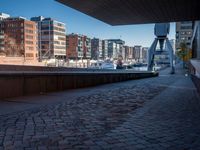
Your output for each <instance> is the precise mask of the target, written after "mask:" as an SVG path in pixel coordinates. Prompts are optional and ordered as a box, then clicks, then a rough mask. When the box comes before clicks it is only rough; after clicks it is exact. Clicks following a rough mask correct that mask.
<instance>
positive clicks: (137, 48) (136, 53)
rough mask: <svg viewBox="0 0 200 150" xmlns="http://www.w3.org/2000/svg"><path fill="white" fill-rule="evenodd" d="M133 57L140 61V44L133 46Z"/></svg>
mask: <svg viewBox="0 0 200 150" xmlns="http://www.w3.org/2000/svg"><path fill="white" fill-rule="evenodd" d="M133 58H134V59H135V60H136V61H140V60H141V59H142V46H140V45H136V46H134V51H133Z"/></svg>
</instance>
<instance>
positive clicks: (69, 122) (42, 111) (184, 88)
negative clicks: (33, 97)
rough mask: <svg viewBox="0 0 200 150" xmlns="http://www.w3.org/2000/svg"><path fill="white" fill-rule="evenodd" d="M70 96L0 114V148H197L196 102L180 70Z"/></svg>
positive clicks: (199, 106)
mask: <svg viewBox="0 0 200 150" xmlns="http://www.w3.org/2000/svg"><path fill="white" fill-rule="evenodd" d="M79 91H80V90H79ZM73 94H74V96H73ZM73 94H72V95H71V96H68V94H66V95H65V94H64V95H62V96H59V95H56V96H55V97H54V99H59V100H58V102H54V103H51V104H45V105H42V106H40V107H34V106H33V107H32V108H31V109H28V110H21V111H18V112H12V111H11V113H9V114H7V115H5V114H4V115H1V116H0V149H38V150H43V149H55V150H56V149H92V150H93V149H94V150H96V149H114V150H115V149H130V150H134V149H136V150H142V149H152V150H156V149H158V150H162V149H172V150H190V149H191V150H192V149H194V150H198V149H200V101H199V100H200V99H199V96H198V95H197V92H196V89H195V87H194V85H193V84H192V82H191V80H190V78H189V77H186V76H184V75H183V73H182V71H181V70H178V71H177V73H176V74H175V75H167V74H166V73H165V72H164V71H163V72H162V73H161V75H160V77H157V78H150V79H142V80H135V81H128V82H122V83H115V84H110V85H104V86H99V87H96V88H93V89H90V90H88V92H84V94H78V93H77V94H76V93H73ZM38 98H40V97H38ZM2 103H3V102H2ZM0 104H1V102H0ZM18 105H20V104H18ZM31 105H34V104H31Z"/></svg>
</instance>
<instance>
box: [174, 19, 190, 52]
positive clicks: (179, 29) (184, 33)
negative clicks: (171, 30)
mask: <svg viewBox="0 0 200 150" xmlns="http://www.w3.org/2000/svg"><path fill="white" fill-rule="evenodd" d="M192 33H193V29H192V21H183V22H177V23H176V50H177V49H179V48H180V43H186V44H187V46H188V47H189V46H190V44H191V38H192Z"/></svg>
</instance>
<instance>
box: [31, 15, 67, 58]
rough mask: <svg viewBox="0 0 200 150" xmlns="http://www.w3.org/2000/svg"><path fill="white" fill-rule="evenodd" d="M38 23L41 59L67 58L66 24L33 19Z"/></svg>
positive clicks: (51, 20)
mask: <svg viewBox="0 0 200 150" xmlns="http://www.w3.org/2000/svg"><path fill="white" fill-rule="evenodd" d="M31 21H34V22H36V23H37V30H38V47H39V58H40V60H42V59H50V58H56V59H65V58H66V27H65V24H64V23H62V22H59V21H56V20H54V19H52V18H44V17H42V16H39V17H32V18H31Z"/></svg>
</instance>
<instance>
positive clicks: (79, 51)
mask: <svg viewBox="0 0 200 150" xmlns="http://www.w3.org/2000/svg"><path fill="white" fill-rule="evenodd" d="M84 39H85V38H84V36H83V35H79V34H74V33H72V34H69V35H67V37H66V54H67V59H74V60H79V59H83V57H84Z"/></svg>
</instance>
